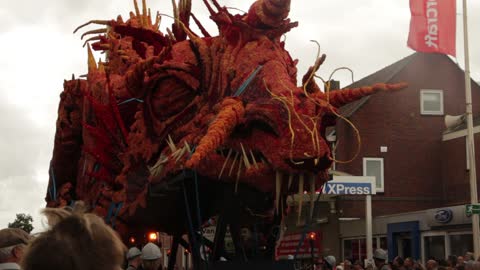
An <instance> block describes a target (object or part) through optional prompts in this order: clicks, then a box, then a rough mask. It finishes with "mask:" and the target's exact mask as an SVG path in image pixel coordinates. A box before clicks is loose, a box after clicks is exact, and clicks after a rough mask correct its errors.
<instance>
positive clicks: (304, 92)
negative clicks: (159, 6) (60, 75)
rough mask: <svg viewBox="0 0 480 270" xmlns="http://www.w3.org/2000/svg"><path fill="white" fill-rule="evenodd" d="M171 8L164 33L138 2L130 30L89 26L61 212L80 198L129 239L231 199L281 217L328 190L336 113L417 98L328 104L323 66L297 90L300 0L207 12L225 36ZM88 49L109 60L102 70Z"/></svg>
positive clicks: (349, 94)
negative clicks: (288, 200) (293, 49)
mask: <svg viewBox="0 0 480 270" xmlns="http://www.w3.org/2000/svg"><path fill="white" fill-rule="evenodd" d="M172 2H173V7H174V12H173V14H174V16H173V17H174V23H173V25H172V27H171V30H170V29H167V31H166V33H163V32H161V31H160V30H159V25H160V21H161V17H162V16H161V14H159V13H157V15H156V16H155V17H154V18H153V17H152V15H151V12H150V9H147V6H146V3H145V0H143V3H142V4H143V7H142V9H141V10H140V8H139V7H138V5H137V2H136V1H135V0H134V4H135V12H131V13H130V17H129V19H128V20H126V21H125V20H124V19H122V17H121V16H118V18H117V19H116V20H92V21H90V22H88V23H87V24H84V25H82V26H80V27H79V28H77V30H78V29H80V28H82V27H84V26H86V25H88V24H94V25H101V28H100V29H95V30H90V31H87V32H85V33H84V34H83V35H82V38H84V37H86V36H88V37H89V38H88V39H87V41H86V42H85V43H86V45H87V44H88V74H87V75H86V76H82V77H80V78H79V79H75V78H72V79H71V80H69V81H65V83H64V90H63V92H62V94H61V96H60V97H61V100H60V105H59V110H58V120H57V130H56V135H55V145H54V150H53V157H52V160H51V164H50V182H49V186H48V191H47V197H46V201H47V205H48V206H49V207H61V206H65V205H69V204H70V203H72V202H74V201H75V200H82V201H84V202H85V203H86V204H87V205H90V206H91V207H92V211H94V212H95V213H97V214H98V215H100V216H103V217H105V220H106V221H107V222H108V223H110V224H111V225H112V226H114V227H115V229H117V230H118V231H119V233H120V234H121V235H122V236H124V237H127V236H128V235H130V234H132V233H133V232H134V231H135V230H139V228H141V229H145V228H155V229H157V230H160V231H164V232H167V233H169V234H173V235H179V234H182V233H185V232H186V231H187V230H188V228H189V225H188V224H190V226H193V227H198V226H200V225H201V224H202V223H203V222H204V221H205V220H207V219H208V218H210V217H212V216H214V215H217V214H219V213H221V212H222V211H228V210H225V209H224V206H225V205H226V200H228V199H229V198H231V197H232V196H238V198H240V201H241V203H240V204H241V207H239V208H237V209H243V210H245V209H247V210H248V211H247V212H248V213H250V214H251V215H255V214H252V212H253V213H256V214H264V215H267V216H268V215H273V213H275V212H276V211H274V209H276V208H277V209H278V208H280V209H282V211H283V210H284V209H285V205H284V204H283V203H282V199H283V198H285V196H286V195H288V194H293V193H303V192H304V190H307V191H313V190H315V189H317V188H319V187H320V186H321V185H322V184H323V183H324V182H325V181H327V180H328V169H329V167H330V165H331V163H332V161H333V158H332V156H331V152H330V148H329V145H328V144H327V142H326V140H325V129H326V128H327V127H328V126H333V125H335V121H336V118H337V117H338V111H337V108H339V107H341V106H343V105H345V104H348V103H350V102H353V101H355V100H358V99H360V98H361V97H364V96H366V95H370V94H373V93H374V92H377V91H386V90H396V89H401V88H403V87H404V86H405V85H403V84H395V85H387V84H377V85H374V86H370V87H362V88H358V89H343V90H337V91H327V92H322V91H321V90H320V88H319V86H318V85H317V84H316V82H315V80H314V79H315V78H314V77H315V72H316V71H317V70H318V68H319V66H320V65H321V64H322V62H323V61H324V60H325V55H322V56H320V57H318V59H317V60H316V61H315V64H314V65H313V66H312V67H311V68H310V69H309V70H308V72H307V74H305V75H304V76H303V80H302V85H301V86H297V69H296V64H297V60H293V59H292V57H291V56H290V54H289V52H288V51H286V50H285V43H284V42H283V41H282V36H283V35H284V34H285V33H287V32H288V31H290V30H291V29H292V28H294V27H296V26H297V23H296V22H291V21H290V20H289V19H288V14H289V10H290V0H257V1H255V2H254V3H253V4H252V5H251V7H250V9H249V10H248V12H247V13H245V14H241V15H238V14H237V15H232V14H231V13H230V12H229V11H228V10H229V9H228V8H226V7H222V6H220V5H219V3H218V2H217V1H215V0H211V1H207V0H203V2H204V5H205V6H206V7H207V8H208V11H209V12H210V18H211V19H212V20H213V21H214V22H215V23H216V25H217V26H218V31H219V35H218V36H211V35H210V34H209V33H208V32H207V30H206V29H205V28H204V27H203V26H202V25H201V23H200V22H199V20H198V19H197V18H196V17H195V16H194V14H193V13H192V12H191V0H179V2H178V3H175V1H172ZM191 20H192V21H193V22H194V23H196V25H197V26H198V29H200V31H201V34H197V33H194V32H193V30H192V29H191V28H190V23H191ZM77 30H75V31H77ZM90 48H92V49H93V50H96V51H101V52H102V53H105V56H106V57H105V60H104V61H103V62H102V61H100V62H98V63H97V62H96V61H95V59H94V57H93V54H92V51H91V49H90ZM186 193H188V196H187V195H185V194H186ZM194 194H196V195H195V196H194ZM184 195H185V196H184ZM192 198H193V199H192ZM195 198H196V199H195ZM195 201H196V202H195ZM197 208H198V209H197ZM185 211H189V212H188V214H187V215H185ZM239 211H240V210H239ZM277 213H278V212H277ZM235 215H236V214H235ZM197 216H198V219H197ZM257 216H259V215H257ZM239 218H241V217H239ZM231 229H232V228H231Z"/></svg>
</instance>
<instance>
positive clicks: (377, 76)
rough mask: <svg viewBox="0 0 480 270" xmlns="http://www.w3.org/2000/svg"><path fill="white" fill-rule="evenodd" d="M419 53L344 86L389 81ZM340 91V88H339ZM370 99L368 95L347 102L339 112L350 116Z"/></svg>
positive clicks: (360, 85)
mask: <svg viewBox="0 0 480 270" xmlns="http://www.w3.org/2000/svg"><path fill="white" fill-rule="evenodd" d="M417 54H419V53H413V54H411V55H409V56H407V57H405V58H403V59H401V60H399V61H397V62H395V63H393V64H391V65H389V66H387V67H385V68H383V69H380V70H379V71H377V72H375V73H373V74H370V75H369V76H367V77H365V78H363V79H361V80H359V81H356V82H354V83H352V84H350V85H348V86H347V87H345V88H357V87H362V86H368V85H373V84H375V83H389V82H390V80H391V79H392V78H393V77H394V76H395V75H397V74H398V73H399V72H400V71H402V70H403V68H404V67H406V66H407V65H408V64H409V63H410V62H411V61H412V59H413V58H415V56H416V55H417ZM340 91H341V90H340ZM369 99H370V96H366V97H363V98H361V99H359V100H357V101H355V102H352V103H349V104H347V105H345V106H343V107H341V108H340V113H341V114H342V115H343V116H345V117H350V116H351V115H352V114H354V113H355V112H356V111H357V110H358V109H360V108H361V107H362V106H363V104H365V103H366V102H367V101H368V100H369Z"/></svg>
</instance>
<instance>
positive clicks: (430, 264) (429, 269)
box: [426, 260, 438, 270]
mask: <svg viewBox="0 0 480 270" xmlns="http://www.w3.org/2000/svg"><path fill="white" fill-rule="evenodd" d="M426 268H427V270H434V269H437V268H438V264H437V261H435V260H428V261H427V264H426Z"/></svg>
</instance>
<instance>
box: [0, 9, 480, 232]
mask: <svg viewBox="0 0 480 270" xmlns="http://www.w3.org/2000/svg"><path fill="white" fill-rule="evenodd" d="M192 1H193V11H194V13H195V14H196V15H197V17H199V18H200V19H201V21H202V22H203V23H204V25H205V26H206V27H207V28H208V29H209V31H210V32H211V33H214V32H216V28H215V26H214V25H213V24H212V23H210V22H209V19H208V16H207V13H206V10H205V8H204V6H203V4H202V1H201V0H192ZM139 2H141V0H139ZM219 2H220V4H222V5H225V6H229V7H236V8H239V9H241V10H248V7H249V5H250V4H251V3H252V2H253V0H251V1H248V0H219ZM292 2H293V3H292V8H291V13H290V18H291V19H292V20H294V21H299V23H300V25H299V27H298V28H296V29H293V30H292V31H291V32H290V33H288V34H287V48H288V50H289V51H290V53H291V55H292V57H294V58H297V59H299V60H300V62H299V66H298V69H299V74H301V75H303V74H304V73H305V71H306V69H307V67H308V66H310V65H312V64H313V63H314V60H315V56H316V51H317V47H316V45H315V44H314V43H312V42H310V40H317V41H318V42H319V43H320V44H321V49H322V53H325V54H327V61H326V62H325V64H324V65H323V66H322V67H321V69H320V72H319V75H321V76H322V77H328V75H329V74H330V73H331V72H332V70H334V69H335V68H337V67H343V66H346V67H349V68H351V69H352V70H353V71H354V72H355V80H359V79H361V78H363V77H365V76H366V75H369V74H371V73H373V72H375V71H377V70H379V69H381V68H383V67H385V66H387V65H389V64H391V63H393V62H395V61H397V60H400V59H402V58H403V57H405V56H408V55H409V54H411V53H413V51H412V50H411V49H409V48H408V47H407V45H406V43H407V36H408V28H409V21H410V12H409V6H408V2H409V1H408V0H315V1H313V0H308V1H307V0H303V1H298V0H297V1H295V0H292ZM468 2H470V4H469V15H471V16H470V18H469V33H470V55H471V60H470V61H471V69H472V76H473V77H474V78H475V79H476V80H479V79H480V49H478V48H480V16H479V15H478V14H480V2H479V1H468ZM147 3H148V5H149V7H150V8H151V9H152V14H153V13H154V11H157V10H159V11H160V12H162V13H167V14H171V13H172V12H171V4H170V3H171V1H169V0H156V1H153V0H148V1H147ZM458 4H459V6H458V9H457V14H458V16H457V19H458V23H457V55H458V58H457V59H456V60H458V62H459V63H460V65H461V66H462V67H463V61H464V58H463V32H462V31H463V30H462V29H463V27H462V21H461V19H462V16H461V15H462V14H461V12H462V10H461V6H460V4H461V1H458ZM132 9H133V4H132V1H130V0H115V1H113V0H110V1H108V0H103V1H94V0H42V1H37V0H15V1H8V0H0V95H1V99H0V100H1V101H2V103H3V104H1V105H0V125H1V132H0V153H1V155H0V228H2V227H6V226H7V224H8V222H12V221H13V220H14V218H15V213H22V212H23V213H28V214H31V215H32V216H33V217H34V219H35V221H34V226H35V227H36V229H35V230H36V231H38V230H40V229H41V227H42V225H41V219H40V215H39V210H40V209H41V208H42V207H43V206H44V200H43V198H44V197H45V194H46V186H47V182H48V165H49V161H50V158H51V153H52V148H53V139H54V133H55V120H56V117H57V108H58V102H59V94H60V93H61V91H62V84H63V80H64V79H69V78H70V77H71V74H72V73H75V74H76V75H77V76H78V75H80V74H85V73H86V71H87V67H86V63H87V54H86V50H85V48H82V44H83V42H82V41H80V35H79V34H76V35H73V34H72V31H73V29H75V28H76V27H77V26H78V25H80V24H82V23H84V22H86V21H88V20H90V19H111V18H116V16H117V15H118V14H121V15H122V16H123V18H128V12H129V11H130V10H132ZM232 12H235V11H234V10H232ZM171 23H172V20H171V19H169V18H163V20H162V27H163V28H165V27H166V26H169V27H170V25H171ZM90 29H92V28H90ZM475 48H477V49H475ZM334 78H335V79H337V80H340V81H341V85H342V86H345V85H348V84H350V82H351V79H350V75H348V74H347V73H346V72H339V73H338V74H336V75H335V76H334ZM462 91H463V90H462ZM474 102H475V101H474ZM474 106H478V104H474ZM447 113H448V112H447Z"/></svg>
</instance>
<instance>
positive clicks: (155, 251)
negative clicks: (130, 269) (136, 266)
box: [141, 243, 162, 270]
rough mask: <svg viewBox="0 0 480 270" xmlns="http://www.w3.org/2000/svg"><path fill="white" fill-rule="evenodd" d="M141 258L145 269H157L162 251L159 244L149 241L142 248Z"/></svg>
mask: <svg viewBox="0 0 480 270" xmlns="http://www.w3.org/2000/svg"><path fill="white" fill-rule="evenodd" d="M141 258H142V266H143V269H144V270H157V269H158V268H159V267H160V264H161V261H160V259H161V258H162V253H161V252H160V248H159V247H158V246H157V245H155V244H154V243H148V244H146V245H145V246H144V247H143V249H142V256H141Z"/></svg>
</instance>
